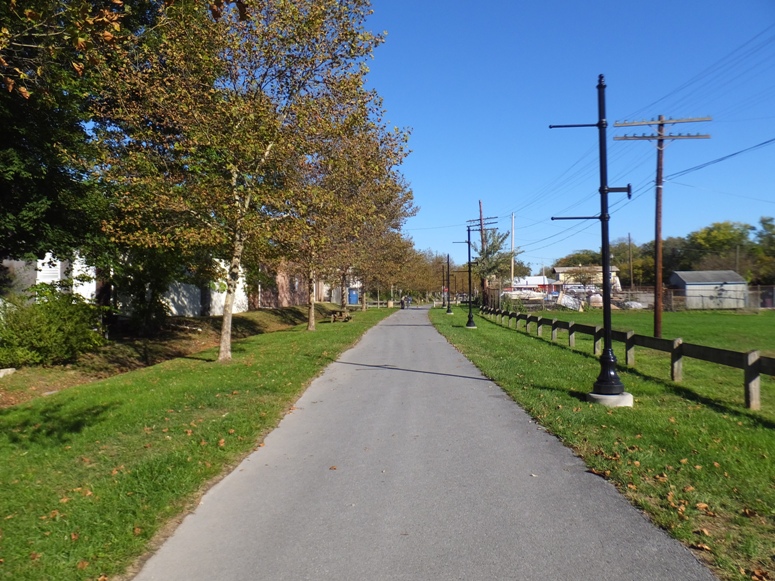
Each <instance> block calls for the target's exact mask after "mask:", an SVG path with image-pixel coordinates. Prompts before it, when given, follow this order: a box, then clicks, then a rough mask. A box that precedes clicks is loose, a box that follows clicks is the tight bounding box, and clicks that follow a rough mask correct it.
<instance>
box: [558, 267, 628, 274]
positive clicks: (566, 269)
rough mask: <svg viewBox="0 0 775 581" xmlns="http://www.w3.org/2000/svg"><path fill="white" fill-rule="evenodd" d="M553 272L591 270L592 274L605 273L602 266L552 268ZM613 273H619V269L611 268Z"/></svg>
mask: <svg viewBox="0 0 775 581" xmlns="http://www.w3.org/2000/svg"><path fill="white" fill-rule="evenodd" d="M552 270H553V271H554V272H556V273H558V274H560V273H563V272H572V271H578V270H589V271H591V272H603V267H602V266H595V265H591V266H581V265H579V266H555V267H554V268H552ZM611 272H619V267H617V266H611Z"/></svg>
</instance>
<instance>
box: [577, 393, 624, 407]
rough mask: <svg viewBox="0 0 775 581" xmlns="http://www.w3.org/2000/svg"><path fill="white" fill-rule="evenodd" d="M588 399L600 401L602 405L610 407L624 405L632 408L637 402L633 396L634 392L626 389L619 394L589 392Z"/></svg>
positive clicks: (592, 401) (593, 401)
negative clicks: (628, 391)
mask: <svg viewBox="0 0 775 581" xmlns="http://www.w3.org/2000/svg"><path fill="white" fill-rule="evenodd" d="M587 401H588V402H591V403H599V404H600V405H604V406H605V407H608V408H622V407H628V408H631V407H632V406H633V405H634V403H635V399H634V398H633V397H632V394H631V393H627V392H626V391H623V392H622V393H620V394H617V395H601V394H599V393H588V394H587Z"/></svg>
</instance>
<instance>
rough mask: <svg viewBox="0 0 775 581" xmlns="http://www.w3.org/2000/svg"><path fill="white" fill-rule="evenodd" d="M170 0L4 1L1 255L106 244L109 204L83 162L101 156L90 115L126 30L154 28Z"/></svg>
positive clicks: (0, 15)
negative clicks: (103, 53) (106, 58)
mask: <svg viewBox="0 0 775 581" xmlns="http://www.w3.org/2000/svg"><path fill="white" fill-rule="evenodd" d="M161 3H162V0H158V1H156V2H154V1H152V0H126V4H127V5H129V8H130V9H131V10H125V6H124V3H123V2H121V1H120V0H67V1H64V0H25V1H17V0H10V1H9V0H7V1H6V2H1V3H0V22H2V27H0V126H2V127H3V131H2V132H0V190H2V191H3V203H2V205H0V256H3V257H6V256H10V257H16V258H27V259H34V258H35V257H37V258H42V257H43V255H44V254H45V253H46V252H52V253H53V254H54V255H56V256H60V257H70V256H71V255H72V254H73V253H74V252H75V250H76V249H80V247H81V246H83V245H84V244H89V243H94V244H95V245H100V244H101V243H102V242H104V241H102V242H97V239H99V238H101V236H100V228H99V227H100V223H101V221H102V219H103V218H104V212H105V211H106V209H107V208H106V206H105V204H104V203H103V200H102V198H101V195H100V192H99V191H98V190H97V189H95V188H93V187H91V186H90V184H89V183H88V181H87V179H86V177H87V176H86V175H85V173H84V171H83V168H82V166H81V165H80V164H79V163H77V162H76V161H75V160H76V159H78V158H80V159H87V160H90V159H93V158H92V155H93V152H92V151H91V150H90V147H89V138H90V136H89V133H88V130H87V125H86V123H87V122H88V121H89V120H90V118H91V117H90V111H89V109H88V104H89V97H90V95H91V93H92V92H93V91H94V89H95V87H96V86H98V85H99V84H100V82H101V78H100V76H99V74H97V67H96V66H95V65H96V62H97V61H98V57H99V51H100V50H104V49H105V48H106V47H109V46H110V45H112V43H113V42H114V40H115V39H116V38H118V37H119V36H121V35H122V34H124V33H125V31H128V30H132V29H136V28H138V27H147V26H150V25H151V24H152V22H153V20H154V18H155V14H156V7H157V5H158V4H161ZM127 12H131V15H128V14H127Z"/></svg>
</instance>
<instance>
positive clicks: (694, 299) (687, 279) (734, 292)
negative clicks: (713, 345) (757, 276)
mask: <svg viewBox="0 0 775 581" xmlns="http://www.w3.org/2000/svg"><path fill="white" fill-rule="evenodd" d="M668 284H669V285H670V287H671V288H673V289H675V290H676V291H678V292H679V293H682V294H683V295H684V297H685V301H686V305H685V306H686V308H687V309H742V308H745V307H746V306H747V304H746V303H747V299H748V284H747V283H746V281H745V279H744V278H743V277H742V276H740V275H739V274H737V273H736V272H735V271H734V270H677V271H675V272H674V273H673V274H671V275H670V279H669V283H668Z"/></svg>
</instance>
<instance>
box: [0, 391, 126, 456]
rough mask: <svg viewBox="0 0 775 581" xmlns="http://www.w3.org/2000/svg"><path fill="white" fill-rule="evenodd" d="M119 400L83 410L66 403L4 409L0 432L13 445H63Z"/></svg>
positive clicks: (96, 421)
mask: <svg viewBox="0 0 775 581" xmlns="http://www.w3.org/2000/svg"><path fill="white" fill-rule="evenodd" d="M118 405H119V404H118V403H110V404H99V405H92V406H88V407H83V408H80V409H73V406H65V405H63V404H62V403H53V402H52V403H50V404H48V405H44V406H38V407H37V408H21V409H19V408H9V409H6V410H0V433H2V434H3V435H5V437H6V438H8V441H9V443H10V444H12V445H16V446H24V445H26V444H33V443H34V444H38V445H61V444H63V443H65V442H68V441H70V439H71V438H72V437H73V436H75V435H77V434H79V433H81V432H83V431H84V430H85V429H86V428H88V427H90V426H93V425H96V424H98V423H99V422H100V421H102V418H103V417H104V416H105V414H107V413H108V412H109V411H110V410H112V409H114V408H116V407H118Z"/></svg>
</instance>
